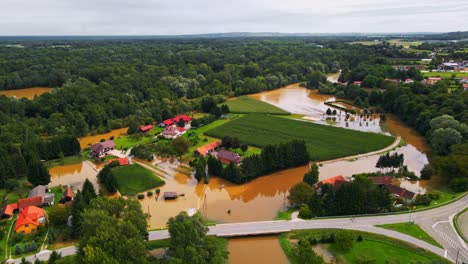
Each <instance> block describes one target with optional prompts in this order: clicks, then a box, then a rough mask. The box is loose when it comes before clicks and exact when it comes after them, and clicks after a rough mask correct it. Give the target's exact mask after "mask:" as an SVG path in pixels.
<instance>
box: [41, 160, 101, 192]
mask: <svg viewBox="0 0 468 264" xmlns="http://www.w3.org/2000/svg"><path fill="white" fill-rule="evenodd" d="M98 171H99V167H98V166H97V165H95V164H94V163H92V162H90V161H83V162H81V163H77V164H71V165H64V166H56V167H53V168H51V169H50V170H49V173H50V180H51V182H50V183H49V186H50V187H55V186H59V185H62V186H68V185H70V186H71V187H73V188H74V189H81V187H82V185H83V182H84V181H85V180H86V179H88V180H90V181H91V183H92V184H93V185H94V188H95V189H96V190H98V188H99V186H98V182H97V177H96V175H97V174H98Z"/></svg>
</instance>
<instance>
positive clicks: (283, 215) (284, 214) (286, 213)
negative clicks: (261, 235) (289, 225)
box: [273, 207, 299, 220]
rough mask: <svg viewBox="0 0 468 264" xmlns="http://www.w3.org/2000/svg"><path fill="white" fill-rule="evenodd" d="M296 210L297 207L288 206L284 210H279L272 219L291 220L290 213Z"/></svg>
mask: <svg viewBox="0 0 468 264" xmlns="http://www.w3.org/2000/svg"><path fill="white" fill-rule="evenodd" d="M297 210H299V208H296V207H291V208H288V210H286V211H279V212H278V214H277V215H276V217H275V218H273V220H291V215H292V213H294V211H297Z"/></svg>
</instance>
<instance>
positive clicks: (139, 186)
mask: <svg viewBox="0 0 468 264" xmlns="http://www.w3.org/2000/svg"><path fill="white" fill-rule="evenodd" d="M112 173H113V174H114V176H115V178H116V180H117V185H118V189H119V192H120V193H121V194H123V195H137V194H138V193H140V192H143V191H145V190H148V189H151V188H155V187H159V186H161V185H164V183H165V182H164V181H163V180H162V179H160V178H159V177H157V176H156V175H154V174H153V173H152V172H151V171H149V170H147V169H145V168H143V167H142V166H140V165H138V164H132V165H128V166H123V167H116V168H113V169H112Z"/></svg>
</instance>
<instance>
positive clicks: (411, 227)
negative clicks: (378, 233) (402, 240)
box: [378, 223, 442, 248]
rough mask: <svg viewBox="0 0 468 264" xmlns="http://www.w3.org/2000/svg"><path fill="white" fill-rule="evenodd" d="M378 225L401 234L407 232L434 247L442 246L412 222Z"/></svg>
mask: <svg viewBox="0 0 468 264" xmlns="http://www.w3.org/2000/svg"><path fill="white" fill-rule="evenodd" d="M378 227H382V228H385V229H390V230H393V231H397V232H400V233H403V234H407V235H409V236H412V237H415V238H417V239H420V240H423V241H426V242H427V243H429V244H432V245H434V246H436V247H440V248H441V247H442V246H441V245H440V244H439V243H437V242H436V241H435V240H434V239H433V238H432V237H431V236H430V235H428V234H427V233H426V232H425V231H424V230H422V228H421V227H419V226H418V225H417V224H414V223H398V224H387V225H379V226H378Z"/></svg>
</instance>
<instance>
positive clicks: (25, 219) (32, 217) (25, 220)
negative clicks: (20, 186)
mask: <svg viewBox="0 0 468 264" xmlns="http://www.w3.org/2000/svg"><path fill="white" fill-rule="evenodd" d="M41 217H44V210H42V209H41V208H39V207H36V206H28V207H26V208H24V210H23V211H21V212H20V213H19V215H18V219H17V220H16V223H15V230H16V229H18V228H20V227H21V226H23V225H26V224H31V225H35V226H38V225H39V224H40V223H39V218H41Z"/></svg>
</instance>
